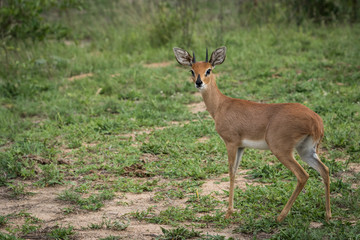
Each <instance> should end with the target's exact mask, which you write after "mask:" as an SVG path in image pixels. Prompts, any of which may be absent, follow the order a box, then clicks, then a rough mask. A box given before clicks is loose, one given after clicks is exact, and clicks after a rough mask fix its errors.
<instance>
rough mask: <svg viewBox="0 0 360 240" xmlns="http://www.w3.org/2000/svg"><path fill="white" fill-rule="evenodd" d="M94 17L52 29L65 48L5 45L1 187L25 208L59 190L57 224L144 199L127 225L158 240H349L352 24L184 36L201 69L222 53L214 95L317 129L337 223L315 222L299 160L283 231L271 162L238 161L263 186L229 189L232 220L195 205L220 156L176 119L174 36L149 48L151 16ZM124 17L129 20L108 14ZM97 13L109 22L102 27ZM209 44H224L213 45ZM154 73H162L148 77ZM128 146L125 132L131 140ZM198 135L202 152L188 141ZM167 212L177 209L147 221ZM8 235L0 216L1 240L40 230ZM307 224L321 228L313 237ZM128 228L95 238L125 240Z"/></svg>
mask: <svg viewBox="0 0 360 240" xmlns="http://www.w3.org/2000/svg"><path fill="white" fill-rule="evenodd" d="M97 4H99V3H97V2H93V3H91V4H89V6H88V7H87V8H86V9H85V10H84V12H83V14H80V15H79V14H77V13H76V12H69V15H68V17H69V18H68V19H63V18H60V19H59V20H60V21H64V22H65V23H66V24H68V25H70V27H71V28H72V29H73V36H72V38H70V39H68V41H69V42H68V43H65V42H64V40H45V41H43V42H29V41H25V42H15V43H14V49H13V50H11V51H8V53H7V57H6V58H5V57H3V56H5V55H4V54H3V53H4V52H2V54H1V56H2V57H1V58H0V64H1V65H2V66H4V67H2V68H1V69H0V185H1V186H2V187H4V188H6V189H8V191H9V192H10V194H11V195H12V196H13V197H14V198H24V197H29V196H28V194H27V193H28V190H27V188H28V187H29V186H32V187H38V188H46V187H49V186H57V185H63V186H64V187H66V189H67V190H64V191H62V192H59V196H58V199H60V200H61V202H62V203H64V208H63V214H64V215H66V216H71V214H72V213H73V212H75V211H77V210H78V209H81V210H82V211H85V212H86V211H101V210H102V209H103V208H104V206H106V205H107V203H108V202H109V201H112V200H114V198H115V197H116V196H117V195H116V194H120V193H121V194H128V193H134V194H141V193H144V192H149V193H151V194H152V196H153V202H152V203H153V206H152V207H150V208H149V209H146V210H134V211H133V212H132V213H131V214H129V217H130V221H133V220H139V221H142V222H144V223H146V222H149V223H153V224H159V225H160V224H161V225H168V226H172V227H175V228H174V230H166V229H164V230H163V235H161V236H159V239H170V238H171V239H172V238H174V239H185V238H188V237H198V235H197V236H195V234H200V233H199V232H198V231H197V230H189V229H190V228H191V227H193V226H195V227H196V228H209V227H210V228H213V229H216V230H217V231H218V232H219V234H220V235H217V236H215V235H214V236H212V235H211V236H210V235H205V234H200V235H201V237H202V238H203V239H225V237H224V236H221V231H222V229H224V228H232V229H234V234H238V233H241V234H245V236H249V237H256V236H258V235H259V234H263V233H266V234H267V235H266V236H267V237H268V238H271V239H284V238H293V239H322V238H325V239H332V238H335V239H336V238H339V239H356V238H357V237H358V232H359V219H358V216H359V215H360V212H359V208H358V206H359V205H360V202H359V199H360V191H359V188H358V185H359V180H360V177H359V173H356V172H355V173H354V172H351V170H350V166H352V164H359V163H360V132H359V131H358V130H357V129H358V126H359V124H360V114H359V109H360V106H359V104H360V88H359V81H360V75H359V66H360V49H359V46H360V44H356V43H358V42H359V41H358V36H359V34H360V32H359V28H358V24H354V25H352V26H349V25H341V24H334V25H328V26H316V25H311V24H310V25H304V26H299V27H296V26H292V25H288V26H279V27H278V26H275V25H273V24H271V23H268V24H263V25H261V26H252V27H247V28H244V27H241V26H238V25H237V24H236V22H234V21H233V20H231V19H230V18H226V19H225V21H227V23H228V27H227V28H223V30H221V31H220V30H219V29H212V28H211V26H210V24H209V23H206V22H205V21H202V20H201V19H197V21H196V23H194V25H193V26H192V27H193V29H195V30H196V31H197V34H196V36H195V35H194V36H193V44H192V45H191V47H188V48H187V49H188V50H189V51H192V50H194V51H195V52H196V54H198V56H199V57H200V58H201V57H202V55H204V52H205V47H209V49H210V50H214V49H215V48H216V47H218V46H220V45H226V46H227V48H228V52H227V59H226V61H225V63H224V64H223V65H221V66H219V67H217V68H216V69H215V73H216V74H219V76H218V78H217V81H218V85H219V88H220V90H221V91H222V92H223V93H225V94H226V95H229V96H231V97H237V98H243V99H247V100H253V101H262V102H268V103H275V102H299V103H302V104H304V105H306V106H308V107H309V108H311V109H313V110H314V111H315V112H317V113H318V114H319V115H320V116H321V117H322V118H323V120H324V124H325V137H324V139H323V142H322V148H321V153H320V156H321V159H322V161H323V162H324V163H325V164H326V165H327V166H328V167H329V169H330V172H331V201H332V211H333V218H334V220H332V221H330V223H326V222H325V221H324V212H325V209H324V190H323V184H322V182H321V179H320V177H319V175H318V174H317V172H315V171H314V170H312V169H310V168H309V167H308V166H306V164H305V163H303V162H302V161H299V162H300V164H301V165H302V166H303V167H304V168H305V169H306V170H307V171H308V172H309V174H310V179H309V181H308V183H307V185H306V187H305V193H302V194H300V196H299V197H298V199H297V201H296V202H295V204H294V206H293V208H292V210H291V212H290V214H289V215H288V216H287V218H286V219H285V221H284V222H283V223H281V224H277V223H275V221H274V219H275V217H276V216H277V214H278V213H279V212H280V211H281V209H282V207H283V206H284V204H285V203H286V201H287V199H288V198H289V196H290V194H291V192H292V191H293V189H294V187H295V177H294V176H293V175H292V174H291V173H290V172H289V171H288V170H287V169H286V168H285V167H284V166H282V165H281V164H279V163H278V162H277V160H276V159H275V158H274V157H273V156H272V155H271V153H269V152H262V151H261V152H260V151H256V150H250V149H249V150H248V149H247V150H246V151H245V154H244V157H243V161H242V163H241V168H242V169H246V170H249V171H248V176H247V178H248V179H249V181H251V182H257V183H266V184H260V185H257V186H252V185H249V186H247V188H246V189H245V190H244V189H236V191H235V209H236V212H235V214H234V218H233V219H230V220H225V219H224V214H225V212H224V208H225V207H226V204H227V201H226V200H219V198H216V197H214V195H211V194H209V195H206V194H202V192H201V186H202V185H203V184H204V182H205V181H207V180H209V179H212V178H214V177H218V176H220V175H221V174H225V173H227V171H228V167H227V157H226V149H225V146H224V144H223V142H222V140H221V138H220V137H219V136H218V135H217V134H216V132H215V129H214V123H213V121H212V119H210V118H209V115H208V114H207V113H198V114H193V113H191V112H190V111H189V109H188V107H187V104H190V103H194V102H199V101H200V99H199V98H198V97H197V96H196V95H194V93H196V89H195V88H194V87H193V85H192V84H191V83H189V81H188V78H189V76H190V74H189V73H188V71H187V69H183V68H180V67H178V65H177V63H176V61H175V59H174V56H173V54H172V50H171V49H172V47H173V46H179V47H182V46H183V42H182V38H181V34H180V33H174V35H172V37H171V38H170V40H169V41H168V42H167V43H165V44H162V45H161V46H153V45H152V44H154V41H155V42H156V38H154V36H150V35H151V34H153V32H154V30H151V29H152V28H149V22H151V21H150V20H152V19H153V18H156V14H151V13H154V12H155V10H154V9H153V10H151V11H150V10H149V11H150V13H148V14H144V13H145V12H146V11H145V10H144V9H143V10H139V12H136V11H134V8H131V6H128V5H126V4H125V3H112V2H110V1H109V2H107V3H105V5H104V7H103V8H99V7H97V6H98V5H97ZM122 4H125V5H122ZM124 6H125V7H126V8H124V9H127V10H128V12H127V13H125V12H122V13H123V14H118V13H117V12H116V11H123V10H119V9H121V8H120V7H124ZM103 11H108V12H107V14H109V15H108V16H112V18H111V19H112V20H111V21H110V20H109V19H110V18H105V17H104V18H103V17H102V15H103V14H104V12H103ZM152 11H153V12H152ZM209 12H211V10H208V12H207V13H209ZM171 13H172V14H173V12H171ZM141 14H143V16H145V17H144V18H143V19H142V18H140V17H139V16H141ZM231 14H233V13H231ZM231 14H230V15H231ZM100 16H101V17H100ZM206 16H208V15H206ZM108 21H110V23H107V24H105V23H104V22H108ZM124 22H126V23H127V24H124ZM88 23H92V24H88ZM90 25H91V26H92V27H91V28H90V27H89V26H90ZM103 26H107V27H103ZM119 26H121V27H119ZM166 27H167V28H166V29H168V28H170V29H171V26H166ZM174 28H177V25H176V26H175V25H174ZM143 29H144V31H142V30H143ZM175 30H176V29H175ZM164 34H165V33H164ZM214 35H216V36H218V37H217V38H219V39H220V40H221V41H220V42H217V43H211V42H210V40H209V39H212V37H213V36H214ZM220 35H221V36H220ZM199 36H200V37H199ZM150 37H151V39H152V40H151V41H152V43H150V42H149V41H147V40H148V39H150ZM162 41H163V40H162ZM215 44H216V45H215ZM0 51H3V50H0ZM154 62H170V64H169V65H166V66H164V67H147V66H146V65H145V64H147V63H154ZM81 74H87V75H81ZM76 76H77V78H76ZM131 133H136V134H135V135H134V141H133V137H132V136H131V135H130V134H131ZM204 136H206V137H207V138H208V139H209V140H207V141H206V142H204V143H199V142H197V139H199V138H201V137H204ZM144 156H151V158H150V159H149V160H146V159H145V157H144ZM15 180H16V184H15V183H14V181H15ZM221 181H228V178H223V179H222V180H221ZM25 182H26V183H25ZM218 194H219V195H220V196H226V195H227V193H226V191H224V192H221V193H218ZM169 201H184V202H185V205H184V206H167V207H166V208H165V209H161V210H160V209H158V206H160V205H163V204H165V203H166V202H169ZM125 203H126V204H125ZM131 204H132V203H131V202H127V201H124V205H126V206H127V205H129V206H131ZM65 205H66V206H65ZM69 205H70V206H69ZM119 207H121V206H119ZM25 218H29V217H25ZM29 221H30V220H29ZM9 222H11V217H9V216H8V215H6V216H5V215H4V216H0V230H1V233H0V234H1V235H0V236H1V237H2V238H4V239H17V238H19V237H21V236H24V235H26V234H28V233H30V232H34V231H36V230H38V229H39V228H42V227H44V223H43V222H41V221H40V222H36V223H30V222H28V223H24V224H22V225H21V226H18V227H15V226H13V225H11V224H10V223H9ZM312 222H320V223H322V226H321V227H319V228H312V227H310V223H312ZM126 224H127V223H122V222H108V225H109V226H105V225H106V223H105V222H103V223H101V224H95V225H93V226H92V227H93V228H96V227H100V228H105V229H115V230H118V229H117V228H119V230H123V229H122V228H124V230H126V227H127V225H126ZM130 224H131V223H130ZM5 232H6V233H5ZM76 232H77V229H75V228H71V229H70V227H68V228H66V227H65V228H64V227H59V228H57V230H56V229H54V230H53V232H51V233H49V234H50V235H51V236H50V235H49V237H52V238H55V239H66V237H68V238H71V236H73V234H75V233H76ZM200 235H199V236H200ZM61 236H63V238H62V237H61ZM106 239H117V237H116V236H112V237H110V236H109V237H108V238H106Z"/></svg>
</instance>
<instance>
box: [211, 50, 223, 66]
mask: <svg viewBox="0 0 360 240" xmlns="http://www.w3.org/2000/svg"><path fill="white" fill-rule="evenodd" d="M225 57H226V47H220V48H218V49H216V50H215V51H214V52H213V53H212V54H211V57H210V61H209V62H210V63H211V65H212V66H213V67H215V65H220V64H222V63H223V62H224V61H225Z"/></svg>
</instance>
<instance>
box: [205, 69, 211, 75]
mask: <svg viewBox="0 0 360 240" xmlns="http://www.w3.org/2000/svg"><path fill="white" fill-rule="evenodd" d="M210 73H211V68H209V69H208V70H207V71H206V73H205V76H206V77H207V76H209V75H210Z"/></svg>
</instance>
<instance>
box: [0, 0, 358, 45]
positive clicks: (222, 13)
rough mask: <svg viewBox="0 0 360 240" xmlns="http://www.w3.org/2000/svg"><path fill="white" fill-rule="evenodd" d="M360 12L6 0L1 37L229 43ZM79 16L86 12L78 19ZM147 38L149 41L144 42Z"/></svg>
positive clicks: (315, 5)
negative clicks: (248, 32) (246, 33)
mask: <svg viewBox="0 0 360 240" xmlns="http://www.w3.org/2000/svg"><path fill="white" fill-rule="evenodd" d="M358 10H359V4H358V3H357V0H290V1H287V0H273V1H265V0H237V1H231V0H225V1H219V0H209V1H205V0H194V1H190V0H184V1H176V0H157V1H150V2H149V1H144V0H138V1H130V0H128V1H111V0H105V1H97V0H94V1H83V0H35V1H27V0H1V1H0V38H1V42H2V46H3V47H5V46H9V45H10V46H11V45H13V44H14V43H13V41H14V40H26V39H31V40H33V41H36V40H44V39H45V38H50V39H51V38H55V39H59V38H66V39H84V38H88V39H92V38H96V37H110V38H111V37H115V36H111V32H117V31H111V30H112V29H113V28H116V29H119V28H122V29H123V30H125V31H126V32H127V31H129V32H128V34H127V36H125V37H124V40H123V42H122V43H124V44H125V46H124V48H123V50H127V51H134V50H139V49H141V47H148V46H151V47H161V46H163V45H165V44H167V43H169V42H170V41H176V40H178V41H179V40H181V43H182V44H183V45H184V46H186V47H189V46H191V45H193V44H194V42H196V41H201V40H200V39H204V38H209V37H212V36H213V35H215V36H213V37H212V39H211V40H205V41H208V42H210V41H211V42H213V41H216V42H215V43H214V44H215V45H219V44H224V42H223V39H222V38H221V37H222V34H223V33H224V32H226V31H228V30H229V29H234V28H244V27H245V28H246V27H252V26H261V25H264V24H274V25H276V26H278V27H279V26H282V25H284V24H285V25H289V24H296V25H297V26H301V25H308V24H311V23H315V24H320V25H324V24H334V23H344V24H350V23H355V22H357V21H358ZM94 12H96V13H97V14H99V13H100V14H102V17H100V16H98V15H97V14H95V15H94ZM74 15H81V16H80V17H77V18H75V19H74V17H73V16H74ZM85 16H86V17H85ZM91 16H92V17H94V18H96V19H97V20H98V21H91V26H87V27H85V28H84V27H83V25H82V23H83V22H82V21H89V17H90V18H91ZM74 20H75V21H74ZM79 26H81V28H80V29H79ZM99 27H100V28H99ZM99 29H102V31H99ZM137 30H141V31H137ZM144 38H145V39H146V40H149V41H141V40H144ZM196 39H198V40H196ZM144 42H148V43H147V44H146V45H144V44H143V43H144ZM129 45H131V47H129Z"/></svg>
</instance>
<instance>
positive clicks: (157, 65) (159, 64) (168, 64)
mask: <svg viewBox="0 0 360 240" xmlns="http://www.w3.org/2000/svg"><path fill="white" fill-rule="evenodd" d="M172 63H173V62H172V61H171V62H158V63H148V64H144V67H147V68H161V67H167V66H170V65H171V64H172Z"/></svg>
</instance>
